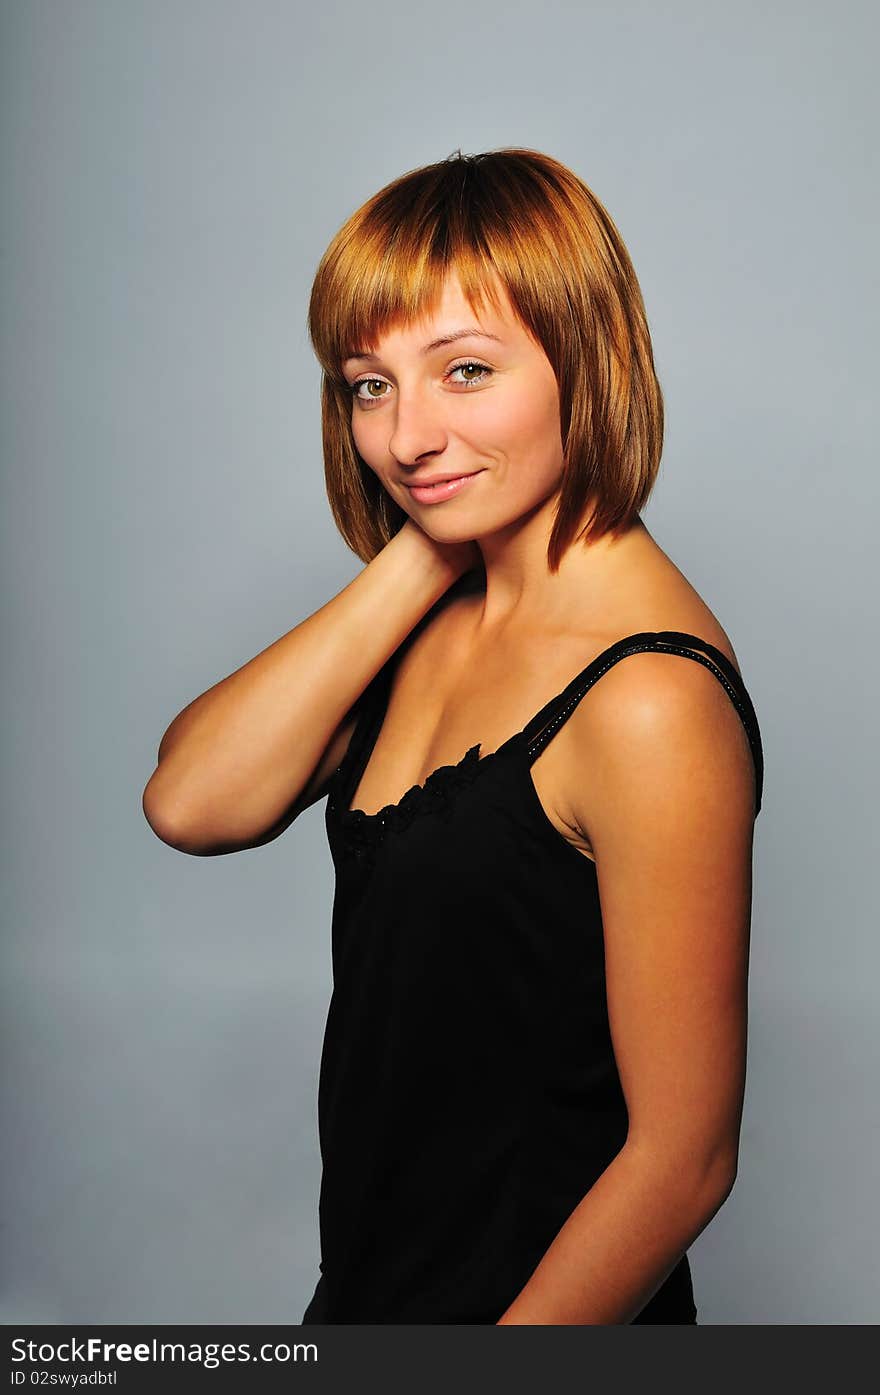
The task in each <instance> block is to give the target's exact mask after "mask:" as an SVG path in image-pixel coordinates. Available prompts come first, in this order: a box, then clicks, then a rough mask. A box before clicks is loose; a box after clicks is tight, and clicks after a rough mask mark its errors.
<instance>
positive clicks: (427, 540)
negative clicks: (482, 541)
mask: <svg viewBox="0 0 880 1395" xmlns="http://www.w3.org/2000/svg"><path fill="white" fill-rule="evenodd" d="M400 532H401V533H406V534H408V535H410V536H411V538H412V542H413V545H418V546H419V547H423V548H424V549H425V553H426V555H428V556H431V557H433V558H435V559H439V560H440V561H441V562H443V563H444V565H445V566H446V567H448V569H449V573H450V577H449V580H450V584H451V583H452V582H453V581H456V580H457V579H458V578H459V577H460V576H463V575H464V573H465V572H470V571H474V570H476V568H478V567H482V565H483V554H482V552H481V551H480V548H479V546H478V545H477V543H476V542H474V541H469V542H457V543H444V542H437V540H436V539H435V538H432V537H429V536H428V534H427V533H426V532H425V530H424V528H420V527H419V525H418V524H417V523H416V521H415V519H413V518H407V520H406V522H405V523H404V524H403V526H402V528H401V529H400Z"/></svg>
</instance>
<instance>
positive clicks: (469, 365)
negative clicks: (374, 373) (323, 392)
mask: <svg viewBox="0 0 880 1395" xmlns="http://www.w3.org/2000/svg"><path fill="white" fill-rule="evenodd" d="M472 371H475V372H476V376H475V377H469V376H465V377H463V378H459V379H457V380H456V381H457V383H458V386H459V387H465V388H467V387H471V386H472V385H475V384H477V383H482V382H483V381H484V380H485V379H486V378H488V377H490V376H491V374H492V373H493V372H494V369H492V368H489V367H487V365H486V364H485V363H477V362H476V360H475V359H468V360H467V361H466V362H465V363H454V364H453V365H452V367H451V368H450V369H449V371H448V372H447V374H446V375H445V376H446V379H447V380H451V379H452V374H453V373H464V374H465V375H468V374H470V373H471V372H472ZM388 386H389V384H388V383H386V381H385V379H384V378H357V379H356V380H355V382H353V383H352V384H351V385H350V389H349V390H350V392H351V394H352V396H353V397H356V398H357V399H358V401H360V402H381V400H382V398H383V397H387V396H388V394H387V393H386V392H383V391H382V389H383V388H387V387H388ZM361 388H366V389H367V391H366V392H363V393H362V392H361ZM373 388H377V389H378V391H376V392H374V391H372V389H373Z"/></svg>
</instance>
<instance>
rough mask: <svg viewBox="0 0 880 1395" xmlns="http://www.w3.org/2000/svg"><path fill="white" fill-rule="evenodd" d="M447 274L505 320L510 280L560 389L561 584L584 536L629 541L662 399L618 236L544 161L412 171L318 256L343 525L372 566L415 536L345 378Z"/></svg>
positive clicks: (453, 161)
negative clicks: (376, 463) (366, 449)
mask: <svg viewBox="0 0 880 1395" xmlns="http://www.w3.org/2000/svg"><path fill="white" fill-rule="evenodd" d="M450 272H456V273H457V274H458V277H459V281H460V284H461V288H462V292H463V294H464V296H465V298H466V300H467V301H468V303H469V305H470V306H471V309H472V310H474V312H475V313H476V314H479V312H480V309H481V308H482V306H483V304H484V297H485V300H487V301H488V302H489V304H490V305H491V306H492V307H493V309H494V310H495V311H496V313H501V306H500V305H499V301H498V297H497V294H496V284H497V282H499V281H500V283H501V285H503V287H504V288H505V290H506V292H507V295H508V297H509V300H510V304H511V306H512V308H513V311H514V313H515V315H516V316H517V317H518V319H519V320H520V322H521V324H522V325H523V327H524V329H525V330H526V332H527V333H529V334H530V335H531V336H532V338H533V339H534V340H536V341H537V342H538V343H539V344H540V345H541V346H542V347H543V349H544V352H545V354H546V355H547V358H548V359H549V361H550V364H551V366H552V368H553V371H554V373H555V375H556V381H557V384H558V387H559V401H560V426H561V438H562V443H563V446H564V458H563V471H562V478H561V486H560V490H559V495H558V499H557V504H556V510H555V515H554V523H553V528H552V532H551V536H550V542H549V547H548V552H547V561H548V565H549V567H550V569H551V571H554V572H555V571H558V569H559V564H560V562H561V560H562V557H563V554H564V553H565V551H566V550H567V548H568V547H569V546H570V545H571V544H572V542H573V541H574V540H575V538H576V537H581V538H584V540H586V541H588V540H590V539H592V538H599V537H601V536H602V535H603V534H605V533H611V534H619V533H621V532H624V531H625V530H626V528H627V527H628V526H629V525H630V524H631V523H632V522H633V521H634V520H635V517H636V515H637V514H638V513H639V512H640V510H641V509H642V508H643V507H644V505H645V502H646V501H647V499H648V496H649V495H650V493H651V490H652V488H653V485H654V481H655V478H656V475H657V471H658V468H659V464H660V454H661V451H662V445H663V397H662V393H661V390H660V384H659V382H658V380H657V375H656V372H655V369H654V358H653V353H652V349H651V339H650V335H649V332H648V325H647V318H646V315H645V307H644V303H643V300H642V294H641V291H640V289H639V284H638V281H637V279H636V274H635V271H634V269H633V266H632V262H631V261H630V258H629V254H628V253H627V250H626V248H625V246H624V244H623V241H622V239H621V236H620V234H619V232H618V231H617V228H616V227H615V225H614V223H613V222H612V220H611V217H610V215H609V214H608V212H607V211H606V209H605V208H604V207H603V206H602V204H601V203H600V202H599V200H598V199H597V198H596V196H595V194H593V193H592V192H591V190H590V189H588V188H587V186H586V184H584V183H583V181H582V180H581V179H579V178H578V177H577V175H575V174H573V173H572V171H571V170H569V169H567V168H566V166H565V165H562V164H560V163H559V162H558V161H557V160H554V159H552V158H551V157H550V156H549V155H543V154H541V153H540V152H539V151H536V150H528V149H520V148H505V149H500V150H492V151H488V152H486V153H484V154H480V155H462V153H461V151H460V150H459V151H456V152H455V154H453V155H451V156H449V157H448V158H447V159H445V160H440V161H438V162H437V163H436V164H432V165H425V166H424V167H423V168H421V169H416V170H411V171H409V172H408V173H406V174H404V175H401V176H400V178H398V179H395V180H394V181H393V182H392V183H390V184H387V185H386V186H385V187H384V188H383V189H381V190H380V191H379V192H378V193H377V194H375V195H374V196H373V197H372V198H371V199H369V200H368V201H367V202H366V203H365V204H364V205H363V206H362V207H361V208H359V209H358V210H357V212H355V213H353V214H352V216H351V217H350V218H349V219H348V220H347V222H346V223H344V224H343V226H342V227H341V228H340V230H339V232H338V233H337V234H336V236H335V237H334V238H333V241H332V242H331V243H330V246H329V247H328V248H327V251H326V252H325V253H324V256H323V257H322V259H321V261H320V263H319V266H318V270H317V273H316V275H315V280H314V284H313V286H312V292H311V298H310V303H309V317H308V332H309V337H310V339H311V342H312V346H313V348H314V351H315V354H316V356H317V359H318V362H319V363H320V365H321V367H322V369H323V375H322V383H321V419H322V434H323V449H324V470H325V479H326V484H327V494H328V498H329V501H330V507H331V510H332V513H333V517H334V519H335V521H336V524H337V527H338V528H339V531H340V532H341V534H342V536H343V538H344V540H345V542H346V543H347V545H348V546H349V547H350V548H351V550H352V551H353V552H354V553H355V554H356V555H357V556H358V557H360V558H361V560H362V561H364V562H368V561H371V560H372V558H373V557H375V556H376V554H377V553H378V552H380V551H381V549H382V548H383V547H384V546H385V544H386V543H388V542H389V541H390V539H391V538H392V537H393V536H394V534H395V533H396V532H397V531H398V529H399V528H400V527H401V526H402V525H403V523H404V522H405V521H406V518H407V516H408V515H407V514H406V512H405V511H404V510H403V509H402V508H401V507H400V505H399V504H398V503H397V502H396V501H395V500H394V499H392V498H391V496H390V495H389V494H388V492H387V491H386V490H385V488H384V486H383V485H382V484H381V483H380V481H379V480H378V478H377V476H376V474H375V473H374V471H372V470H371V469H370V468H369V466H368V465H367V464H366V463H365V462H364V460H363V459H362V458H361V456H360V454H359V453H358V451H357V448H356V446H355V443H354V438H353V435H352V430H351V412H352V397H351V390H350V388H349V386H348V384H347V383H346V381H345V378H344V376H343V374H342V369H341V365H342V363H343V362H344V360H345V359H346V358H348V357H350V356H352V355H353V354H354V353H355V352H357V351H361V352H371V351H373V350H374V349H375V346H376V343H377V341H378V339H379V338H380V337H381V336H382V334H383V333H385V331H386V330H387V329H392V328H398V327H401V326H404V327H409V326H410V325H412V324H414V323H417V322H419V321H421V320H422V319H423V318H424V317H426V316H428V315H430V314H431V313H433V311H434V310H435V308H436V306H437V304H438V303H439V299H440V296H441V293H442V288H443V284H444V282H445V280H446V277H447V275H448V274H449V273H450ZM588 509H589V517H587V518H586V519H585V514H586V512H587V510H588Z"/></svg>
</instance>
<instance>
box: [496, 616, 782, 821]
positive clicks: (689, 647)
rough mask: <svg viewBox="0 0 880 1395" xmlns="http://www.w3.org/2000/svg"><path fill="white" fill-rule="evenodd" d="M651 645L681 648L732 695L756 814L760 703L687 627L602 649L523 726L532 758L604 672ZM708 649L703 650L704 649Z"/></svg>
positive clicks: (724, 660)
mask: <svg viewBox="0 0 880 1395" xmlns="http://www.w3.org/2000/svg"><path fill="white" fill-rule="evenodd" d="M649 651H654V652H657V653H666V654H680V655H682V656H683V657H684V658H687V659H693V660H694V661H695V662H697V663H701V664H703V666H704V667H705V668H707V669H709V671H710V673H714V675H715V677H716V678H717V679H718V681H719V682H720V683H721V685H722V687H723V688H724V689H725V691H726V692H727V695H728V697H729V698H730V700H731V702H732V703H733V705H734V707H735V708H736V710H737V711H738V713H739V715H740V718H741V720H742V723H743V726H744V727H745V730H746V735H747V736H748V738H749V744H750V746H751V749H752V758H753V760H754V766H755V816H756V817H757V815H758V813H759V811H760V808H761V799H762V794H763V783H764V752H763V748H762V744H761V733H760V729H759V726H758V718H757V715H756V713H755V708H754V706H753V704H752V700H751V698H750V696H749V694H748V691H747V689H746V686H745V683H744V682H743V679H742V677H741V675H740V674H739V673H738V672H737V670H736V669H735V668H734V666H733V664H732V663H731V662H730V660H729V659H728V657H727V655H726V654H724V653H722V651H721V650H720V649H718V648H716V646H715V645H714V644H710V643H709V641H708V640H705V639H700V638H699V637H698V636H697V635H691V634H687V633H686V632H685V631H682V630H643V631H640V632H639V633H638V634H632V635H626V636H625V637H624V638H623V639H619V640H616V641H615V643H614V644H610V645H609V646H608V648H607V649H603V651H602V653H601V654H598V655H597V656H596V658H595V659H593V660H592V661H591V662H590V663H589V664H588V665H587V667H586V668H585V669H583V670H582V671H581V672H580V673H579V674H577V676H576V677H575V678H573V679H572V681H571V682H570V683H568V684H567V685H566V687H565V688H563V690H562V692H561V693H559V694H557V696H556V697H554V698H551V699H550V701H549V702H548V703H546V704H545V705H544V707H542V708H541V710H540V712H538V713H536V714H535V716H534V717H533V718H532V720H531V721H530V722H529V724H528V725H527V726H526V727H525V728H524V729H523V733H522V734H523V737H524V739H525V741H526V749H527V754H528V758H529V763H531V762H532V761H533V760H535V759H536V758H537V756H538V755H539V753H540V752H541V751H542V750H543V749H544V747H545V746H546V745H547V743H548V742H549V741H550V740H551V739H552V737H553V736H555V734H556V732H557V731H558V730H559V728H560V727H561V726H562V724H563V723H564V722H565V721H567V719H568V718H569V717H570V716H571V713H572V712H573V711H574V709H575V708H576V707H577V705H578V703H579V702H580V700H581V698H583V696H584V695H585V693H587V692H589V690H590V688H591V687H592V686H593V684H594V683H595V682H597V681H598V679H599V678H601V677H602V675H603V674H604V673H607V671H608V670H609V669H610V668H612V667H613V666H614V665H615V664H616V663H618V662H619V661H620V660H621V659H623V658H625V657H626V656H627V655H629V654H640V653H645V652H649ZM700 651H704V652H700Z"/></svg>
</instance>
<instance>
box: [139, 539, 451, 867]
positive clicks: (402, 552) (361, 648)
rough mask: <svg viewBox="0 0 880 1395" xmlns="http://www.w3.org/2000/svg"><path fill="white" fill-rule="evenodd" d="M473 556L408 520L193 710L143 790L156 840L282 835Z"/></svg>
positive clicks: (181, 842) (212, 843)
mask: <svg viewBox="0 0 880 1395" xmlns="http://www.w3.org/2000/svg"><path fill="white" fill-rule="evenodd" d="M477 560H478V553H477V549H476V547H475V545H474V544H472V543H466V544H456V545H452V546H446V545H443V544H438V543H435V542H434V541H433V539H431V538H429V537H428V536H427V534H426V533H424V532H423V531H422V530H421V529H420V528H419V527H418V526H417V525H416V524H414V523H413V522H412V520H411V519H409V520H407V521H406V523H405V524H404V526H403V528H401V530H400V532H399V533H397V534H396V535H395V536H394V537H393V538H392V539H391V541H390V542H389V543H388V544H387V546H386V547H384V548H383V549H382V551H381V552H380V553H379V554H378V555H377V556H376V557H374V558H373V560H372V561H371V562H369V563H368V564H367V565H366V566H365V567H364V569H363V570H362V571H361V572H359V573H358V575H357V576H356V577H355V578H354V580H353V581H351V582H349V584H348V585H347V586H345V587H344V588H343V590H342V591H340V592H339V593H338V595H336V596H334V597H333V598H332V600H330V601H328V602H327V603H326V605H323V606H321V608H320V610H317V611H315V613H314V614H313V615H310V616H309V617H308V618H307V619H305V620H303V621H302V622H301V623H300V624H299V625H296V626H295V627H294V628H293V629H292V630H290V631H289V632H288V633H287V634H285V635H282V637H281V638H280V639H278V640H276V641H275V642H274V643H273V644H270V645H269V647H268V648H267V649H264V650H263V651H262V652H261V653H259V654H257V656H256V657H255V658H253V659H251V660H250V661H249V662H248V663H246V664H244V665H243V666H242V667H241V668H239V669H236V671H235V672H234V673H232V674H230V675H229V677H228V678H224V679H222V680H221V681H220V682H219V683H216V684H215V685H214V686H213V687H212V688H209V689H208V690H207V691H206V692H204V693H202V694H201V696H199V697H197V698H196V699H195V700H194V701H193V702H191V703H190V704H189V705H188V706H187V707H185V708H184V709H183V711H182V712H180V713H179V714H178V716H177V717H175V719H174V721H173V722H172V723H171V725H170V726H169V727H168V730H167V731H166V732H165V734H164V736H163V737H162V740H161V743H160V745H159V752H158V764H157V766H156V769H155V771H154V773H153V774H152V776H151V777H150V779H149V781H148V782H147V786H146V788H145V790H144V793H143V809H144V814H145V816H146V818H147V821H148V823H149V824H150V827H151V828H152V829H153V831H154V832H155V833H156V834H157V836H158V837H159V838H161V839H162V841H163V842H165V843H168V844H170V846H172V847H175V848H178V849H180V850H181V851H182V852H189V853H194V854H198V855H202V856H205V855H210V854H214V853H218V852H234V851H238V850H240V849H242V848H247V847H254V846H256V845H258V844H260V843H264V842H268V841H269V840H270V839H271V838H273V837H277V835H278V834H279V833H280V832H281V831H282V830H283V828H286V827H287V825H288V824H289V823H290V822H291V821H292V819H293V818H295V817H296V815H297V814H298V813H301V812H302V810H303V809H304V808H306V807H307V806H308V804H309V803H311V802H313V801H314V800H315V799H316V798H318V797H319V795H320V793H321V790H322V788H323V786H324V785H325V783H326V780H327V778H328V776H329V775H330V774H331V773H332V771H333V770H334V769H335V768H336V766H337V765H338V764H339V762H340V760H341V759H342V757H343V755H344V754H345V751H346V749H347V747H348V742H349V740H350V738H351V733H352V730H353V726H354V722H353V720H352V718H351V712H352V709H353V707H354V705H355V703H356V702H357V699H358V698H359V697H360V695H361V693H362V692H363V690H364V689H365V688H366V686H367V684H368V683H369V682H370V681H371V680H372V679H373V678H374V677H375V675H376V674H377V673H378V671H379V669H380V668H381V667H382V665H383V664H384V663H385V662H386V660H387V659H389V658H390V657H391V655H392V654H393V653H394V652H395V650H396V649H397V648H398V647H399V645H400V644H402V642H403V641H404V639H405V638H406V637H407V635H408V634H409V632H410V631H411V630H412V629H413V627H414V626H415V625H416V624H417V623H418V621H419V620H420V619H421V618H422V616H423V615H425V614H426V612H427V611H428V610H430V608H431V606H432V605H433V604H434V603H435V602H436V601H437V600H438V599H439V598H440V596H442V595H443V593H444V592H445V591H446V590H447V589H448V588H449V586H450V585H451V584H452V583H453V582H454V581H456V580H457V579H458V577H459V576H461V575H462V574H463V573H464V572H465V571H467V570H468V569H469V568H470V567H472V566H473V565H475V563H476V561H477Z"/></svg>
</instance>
